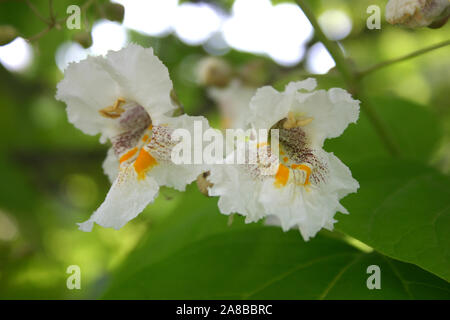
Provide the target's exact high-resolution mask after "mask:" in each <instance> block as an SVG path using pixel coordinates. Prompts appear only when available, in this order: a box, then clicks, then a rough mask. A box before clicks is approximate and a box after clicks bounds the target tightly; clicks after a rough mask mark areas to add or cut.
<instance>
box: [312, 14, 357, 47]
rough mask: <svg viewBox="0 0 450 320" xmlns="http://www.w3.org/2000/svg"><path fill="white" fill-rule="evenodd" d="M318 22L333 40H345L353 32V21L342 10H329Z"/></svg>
mask: <svg viewBox="0 0 450 320" xmlns="http://www.w3.org/2000/svg"><path fill="white" fill-rule="evenodd" d="M318 20H319V24H320V26H321V27H322V29H323V32H324V33H325V35H326V36H327V37H328V38H329V39H331V40H341V39H344V38H345V37H347V36H348V35H349V34H350V31H352V20H351V19H350V17H349V16H348V14H346V13H345V12H344V11H341V10H335V9H333V10H327V11H325V12H324V13H322V14H321V15H320V16H319V19H318Z"/></svg>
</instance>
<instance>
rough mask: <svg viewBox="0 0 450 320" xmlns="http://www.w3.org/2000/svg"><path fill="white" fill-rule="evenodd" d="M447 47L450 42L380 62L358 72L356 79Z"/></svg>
mask: <svg viewBox="0 0 450 320" xmlns="http://www.w3.org/2000/svg"><path fill="white" fill-rule="evenodd" d="M448 45H450V40H447V41H444V42H441V43H437V44H435V45H432V46H430V47H427V48H423V49H420V50H417V51H415V52H412V53H410V54H407V55H405V56H403V57H399V58H395V59H392V60H387V61H384V62H381V63H377V64H375V65H373V66H371V67H369V68H367V69H366V70H363V71H360V72H358V73H357V77H358V78H362V77H364V76H366V75H368V74H369V73H372V72H374V71H377V70H379V69H382V68H384V67H388V66H390V65H391V64H394V63H397V62H402V61H406V60H408V59H411V58H414V57H417V56H420V55H422V54H425V53H427V52H430V51H433V50H436V49H439V48H442V47H445V46H448Z"/></svg>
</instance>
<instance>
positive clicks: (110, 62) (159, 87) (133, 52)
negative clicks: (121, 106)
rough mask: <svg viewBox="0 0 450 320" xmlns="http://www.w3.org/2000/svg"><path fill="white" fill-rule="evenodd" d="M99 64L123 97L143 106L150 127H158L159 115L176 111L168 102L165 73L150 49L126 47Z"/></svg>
mask: <svg viewBox="0 0 450 320" xmlns="http://www.w3.org/2000/svg"><path fill="white" fill-rule="evenodd" d="M102 62H103V65H104V67H105V70H107V71H108V72H109V73H110V75H111V77H112V78H113V79H114V80H115V81H116V82H117V84H118V85H119V86H120V88H121V90H122V94H123V97H124V98H125V99H126V100H131V101H134V102H136V103H138V104H140V105H141V106H143V107H144V108H145V109H146V110H147V112H148V114H149V115H150V117H151V118H152V121H153V123H154V124H159V118H160V117H161V116H162V115H164V114H166V113H168V112H170V111H173V110H174V109H175V108H176V106H175V105H173V104H172V101H171V98H170V92H171V91H172V89H173V85H172V81H171V80H170V77H169V71H168V70H167V68H166V66H165V65H164V64H163V63H162V62H161V61H160V60H159V59H158V57H156V56H155V55H154V54H153V49H152V48H143V47H141V46H139V45H136V44H130V45H129V46H127V47H126V48H124V49H122V50H119V51H110V52H108V54H107V55H106V59H103V60H102Z"/></svg>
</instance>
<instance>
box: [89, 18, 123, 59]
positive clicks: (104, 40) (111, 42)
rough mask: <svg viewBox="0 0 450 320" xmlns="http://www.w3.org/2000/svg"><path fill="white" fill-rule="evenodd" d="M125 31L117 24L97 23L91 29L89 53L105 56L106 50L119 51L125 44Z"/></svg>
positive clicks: (103, 21)
mask: <svg viewBox="0 0 450 320" xmlns="http://www.w3.org/2000/svg"><path fill="white" fill-rule="evenodd" d="M127 40H128V37H127V32H126V29H125V28H124V27H123V26H122V25H121V24H119V23H117V22H112V21H108V20H100V21H97V22H96V23H95V24H94V26H93V27H92V41H93V43H92V46H91V47H90V48H89V51H90V52H91V53H92V54H94V55H102V54H106V53H107V52H108V50H120V49H122V48H123V47H124V46H125V45H126V43H127Z"/></svg>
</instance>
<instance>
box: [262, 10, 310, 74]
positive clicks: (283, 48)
mask: <svg viewBox="0 0 450 320" xmlns="http://www.w3.org/2000/svg"><path fill="white" fill-rule="evenodd" d="M270 19H271V20H272V21H273V22H272V23H270V30H269V39H270V44H269V45H268V46H267V48H266V52H267V53H268V54H269V56H270V57H271V58H272V59H274V60H275V61H276V62H277V63H279V64H281V65H285V66H292V65H296V64H297V63H299V62H300V60H301V59H302V58H303V56H304V54H305V43H306V42H307V41H308V40H309V39H310V38H311V37H312V34H313V27H312V25H311V23H309V21H308V18H306V16H305V15H304V14H303V12H302V11H301V10H300V8H299V7H298V6H297V5H294V4H291V3H282V4H278V5H276V6H274V7H273V8H272V10H271V17H270Z"/></svg>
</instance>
